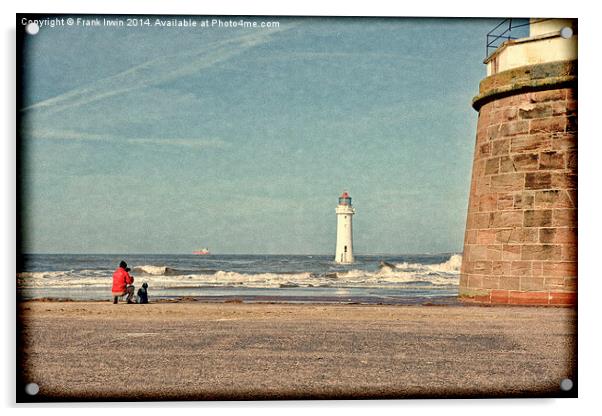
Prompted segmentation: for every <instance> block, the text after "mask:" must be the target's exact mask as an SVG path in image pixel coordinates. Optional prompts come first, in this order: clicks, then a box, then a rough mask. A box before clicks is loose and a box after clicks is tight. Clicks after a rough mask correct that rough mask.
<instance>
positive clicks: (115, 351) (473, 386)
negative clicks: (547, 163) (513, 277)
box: [17, 300, 577, 401]
mask: <svg viewBox="0 0 602 416" xmlns="http://www.w3.org/2000/svg"><path fill="white" fill-rule="evenodd" d="M124 305H125V304H123V303H122V304H118V305H113V304H110V303H109V302H57V301H53V302H43V301H28V302H22V303H19V304H18V322H19V326H20V328H19V331H20V334H21V337H20V344H19V345H20V346H21V348H20V349H19V351H20V360H19V361H20V362H21V363H22V366H23V367H22V369H21V372H20V373H19V374H20V375H22V378H21V382H22V383H28V382H35V383H37V384H38V385H39V386H40V393H39V394H38V395H37V396H33V397H29V396H26V397H24V396H20V397H19V401H47V400H52V401H57V400H58V401H81V400H120V401H137V400H147V401H149V400H150V401H154V400H250V399H255V400H258V399H266V400H267V399H360V398H375V399H378V398H380V399H383V398H435V397H446V398H452V397H464V398H468V397H575V396H576V391H577V390H576V388H574V389H573V390H572V391H570V392H562V391H560V389H559V383H560V380H561V379H563V378H571V379H573V380H574V381H575V384H576V310H574V309H569V308H537V307H536V308H533V307H524V306H515V307H512V308H508V307H483V306H474V305H463V306H462V307H455V306H449V305H443V306H440V307H427V306H424V305H357V304H352V305H349V304H290V303H289V304H283V303H235V302H230V303H225V302H224V303H210V302H196V301H186V300H183V301H182V300H181V301H179V302H161V303H151V304H148V305H141V307H136V306H130V305H127V306H124ZM421 306H422V307H421ZM17 391H22V390H19V388H18V389H17Z"/></svg>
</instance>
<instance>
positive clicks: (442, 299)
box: [18, 295, 465, 306]
mask: <svg viewBox="0 0 602 416" xmlns="http://www.w3.org/2000/svg"><path fill="white" fill-rule="evenodd" d="M26 302H49V303H51V302H65V303H99V304H102V303H112V300H111V299H109V298H107V299H73V298H69V297H54V296H53V297H46V296H42V297H34V298H26V299H25V298H21V299H18V303H26ZM119 303H125V301H124V300H120V301H119ZM166 303H210V304H228V303H240V304H260V305H261V304H266V305H279V304H282V305H307V306H311V305H374V306H396V305H397V306H413V305H416V306H420V305H425V306H464V305H465V303H463V302H461V301H460V300H459V299H458V298H457V296H432V297H399V298H394V299H389V300H388V301H382V299H371V298H368V297H366V298H360V297H357V298H347V297H325V296H322V297H308V296H238V295H230V296H228V295H225V296H175V295H174V296H161V297H153V298H152V300H151V301H149V304H166Z"/></svg>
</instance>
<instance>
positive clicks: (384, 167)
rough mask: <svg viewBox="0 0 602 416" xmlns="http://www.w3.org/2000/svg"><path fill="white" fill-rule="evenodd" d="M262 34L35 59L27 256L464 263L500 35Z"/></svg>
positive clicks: (155, 41)
mask: <svg viewBox="0 0 602 416" xmlns="http://www.w3.org/2000/svg"><path fill="white" fill-rule="evenodd" d="M199 20H200V19H199ZM255 20H270V21H272V20H278V21H279V22H280V27H279V28H278V29H241V28H239V29H235V28H221V29H218V28H209V29H199V28H196V29H192V28H189V29H174V28H169V29H167V28H102V27H101V28H77V27H57V28H42V29H41V30H40V32H39V34H38V35H36V36H29V37H28V38H27V39H26V42H25V48H26V50H25V54H24V58H25V59H24V68H25V75H26V77H25V86H26V93H25V96H24V108H23V109H22V110H21V115H22V120H23V123H22V126H21V134H22V145H23V146H22V151H23V154H22V155H23V156H22V160H23V162H24V165H23V171H22V172H21V177H22V184H23V189H22V197H23V209H22V212H21V215H22V219H23V226H24V227H23V243H24V249H25V251H26V252H40V253H54V252H59V253H61V252H62V253H65V252H67V253H80V252H84V253H86V252H88V253H189V252H191V251H192V250H193V249H195V248H199V247H204V246H208V247H209V248H210V249H211V250H212V251H213V252H216V253H250V254H263V253H266V254H331V253H333V252H334V245H335V227H336V218H335V213H334V209H335V206H336V203H337V197H338V195H339V194H340V193H341V192H342V191H343V190H346V191H348V192H349V193H350V194H351V196H352V197H353V202H354V205H355V208H356V212H357V213H356V215H355V217H354V245H355V251H356V253H357V254H376V253H388V254H401V253H425V252H432V253H435V252H452V251H461V249H462V242H463V234H464V226H465V220H466V208H467V203H468V191H469V186H470V170H471V164H472V156H473V148H474V136H475V129H476V120H477V113H476V112H475V111H474V110H473V109H472V108H471V105H470V103H471V99H472V97H473V96H474V95H475V94H476V92H477V90H478V83H479V81H480V80H481V79H482V78H483V77H484V76H485V66H484V65H483V63H482V60H483V58H484V56H483V54H484V49H485V35H486V33H487V32H488V31H489V30H490V29H491V28H493V27H494V26H495V25H496V24H497V22H498V20H495V19H494V20H490V19H489V20H487V19H457V20H456V19H327V18H295V19H293V18H269V19H265V18H264V19H261V18H256V19H255Z"/></svg>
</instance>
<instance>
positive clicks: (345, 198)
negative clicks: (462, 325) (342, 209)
mask: <svg viewBox="0 0 602 416" xmlns="http://www.w3.org/2000/svg"><path fill="white" fill-rule="evenodd" d="M339 205H351V197H350V196H349V194H348V193H347V192H343V193H342V194H341V196H340V197H339Z"/></svg>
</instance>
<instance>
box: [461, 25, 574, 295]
mask: <svg viewBox="0 0 602 416" xmlns="http://www.w3.org/2000/svg"><path fill="white" fill-rule="evenodd" d="M567 27H569V28H571V29H572V32H573V33H572V36H570V37H568V38H567V37H566V35H567V33H569V34H570V32H571V31H567V30H566V29H564V31H562V32H561V30H562V29H563V28H567ZM576 29H577V28H576V22H574V21H570V20H568V21H567V20H560V19H531V26H530V36H529V37H528V38H524V39H517V40H509V41H507V42H505V43H504V44H503V45H502V46H501V47H500V48H498V49H497V50H496V51H495V52H494V53H493V54H491V55H490V56H489V57H488V58H487V59H486V60H485V63H486V64H487V67H488V71H487V73H488V76H487V77H486V78H485V79H483V80H482V81H481V83H480V87H479V94H478V96H476V97H475V98H474V100H473V107H474V108H475V109H476V110H477V111H478V112H479V118H478V125H477V134H476V145H475V151H474V161H473V168H472V180H471V187H470V197H469V206H468V215H467V221H466V233H465V238H464V253H463V261H462V268H461V278H460V298H461V299H462V300H465V301H473V302H482V303H492V304H524V305H573V304H575V303H576V294H577V34H576Z"/></svg>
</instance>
